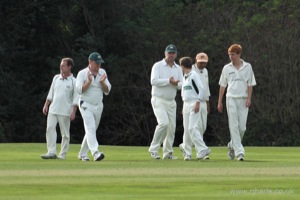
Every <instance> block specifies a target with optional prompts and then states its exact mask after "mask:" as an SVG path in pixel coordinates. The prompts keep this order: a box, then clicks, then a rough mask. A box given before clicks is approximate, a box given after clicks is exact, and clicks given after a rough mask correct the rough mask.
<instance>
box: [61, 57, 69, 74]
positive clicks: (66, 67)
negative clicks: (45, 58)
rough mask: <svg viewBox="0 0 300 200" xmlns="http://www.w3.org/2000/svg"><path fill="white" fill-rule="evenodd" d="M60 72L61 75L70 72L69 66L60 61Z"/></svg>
mask: <svg viewBox="0 0 300 200" xmlns="http://www.w3.org/2000/svg"><path fill="white" fill-rule="evenodd" d="M60 70H61V72H62V73H63V74H65V73H69V72H70V71H71V66H68V65H67V61H65V60H64V61H61V63H60Z"/></svg>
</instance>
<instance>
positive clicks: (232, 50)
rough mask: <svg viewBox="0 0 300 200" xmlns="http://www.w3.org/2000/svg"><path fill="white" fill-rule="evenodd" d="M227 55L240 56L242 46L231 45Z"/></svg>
mask: <svg viewBox="0 0 300 200" xmlns="http://www.w3.org/2000/svg"><path fill="white" fill-rule="evenodd" d="M228 53H236V54H241V53H242V46H241V45H239V44H233V45H231V46H230V47H229V48H228Z"/></svg>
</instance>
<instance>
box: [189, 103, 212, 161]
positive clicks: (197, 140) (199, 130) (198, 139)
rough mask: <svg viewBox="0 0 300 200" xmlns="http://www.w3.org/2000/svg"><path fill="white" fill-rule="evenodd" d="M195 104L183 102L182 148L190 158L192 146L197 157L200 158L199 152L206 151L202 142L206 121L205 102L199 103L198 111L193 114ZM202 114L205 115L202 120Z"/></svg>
mask: <svg viewBox="0 0 300 200" xmlns="http://www.w3.org/2000/svg"><path fill="white" fill-rule="evenodd" d="M195 104H196V101H190V102H184V104H183V128H184V133H183V144H184V146H183V147H184V150H185V152H186V154H188V155H190V156H192V147H193V144H194V145H195V149H196V153H197V156H200V154H201V151H203V150H207V149H208V147H207V146H206V144H205V142H204V141H203V134H204V131H205V129H206V121H207V107H206V102H200V109H199V112H197V113H195ZM204 114H206V115H205V118H202V115H204ZM204 124H205V127H204Z"/></svg>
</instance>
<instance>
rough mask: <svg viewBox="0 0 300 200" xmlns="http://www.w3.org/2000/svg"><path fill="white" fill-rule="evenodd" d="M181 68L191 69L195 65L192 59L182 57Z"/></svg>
mask: <svg viewBox="0 0 300 200" xmlns="http://www.w3.org/2000/svg"><path fill="white" fill-rule="evenodd" d="M179 63H180V66H183V67H184V68H187V69H191V68H192V65H193V60H192V59H191V58H190V57H182V58H180V60H179Z"/></svg>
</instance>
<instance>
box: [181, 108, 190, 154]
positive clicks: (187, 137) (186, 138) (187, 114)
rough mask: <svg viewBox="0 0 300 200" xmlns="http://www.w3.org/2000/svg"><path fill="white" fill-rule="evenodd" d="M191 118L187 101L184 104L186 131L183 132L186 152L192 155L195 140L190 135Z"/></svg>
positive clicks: (184, 125)
mask: <svg viewBox="0 0 300 200" xmlns="http://www.w3.org/2000/svg"><path fill="white" fill-rule="evenodd" d="M189 118H190V112H189V107H188V105H187V103H184V104H183V128H184V133H183V145H182V146H183V148H184V150H185V153H186V154H187V155H190V156H192V146H193V142H192V139H191V137H190V133H189Z"/></svg>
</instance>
